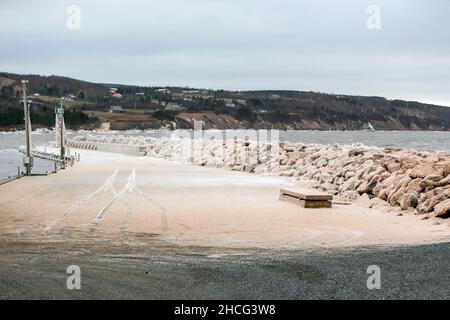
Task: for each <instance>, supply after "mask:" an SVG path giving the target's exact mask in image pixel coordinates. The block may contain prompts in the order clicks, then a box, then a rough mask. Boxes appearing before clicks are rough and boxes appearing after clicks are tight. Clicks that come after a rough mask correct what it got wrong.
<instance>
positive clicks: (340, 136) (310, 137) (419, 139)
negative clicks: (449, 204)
mask: <svg viewBox="0 0 450 320" xmlns="http://www.w3.org/2000/svg"><path fill="white" fill-rule="evenodd" d="M86 134H91V135H94V136H95V135H129V136H147V137H154V138H160V137H170V136H171V134H172V132H171V131H166V130H155V131H139V130H136V131H123V132H117V131H109V132H87V131H78V132H72V133H68V137H69V138H70V137H74V136H84V135H86ZM279 136H280V141H285V142H304V143H321V144H334V143H339V144H343V145H352V144H356V143H362V144H365V145H370V146H377V147H403V148H412V149H416V150H420V151H430V152H432V151H439V152H445V153H448V154H450V132H443V131H378V132H365V131H280V135H279ZM54 139H55V135H54V133H53V132H47V131H41V130H38V131H35V132H33V134H32V141H33V144H35V145H46V144H47V143H49V142H51V141H54ZM24 145H25V134H24V133H23V132H16V133H5V132H3V133H1V132H0V180H2V179H5V178H7V177H8V176H13V175H17V167H18V166H19V167H20V170H22V171H23V170H24V168H23V164H22V161H23V160H22V159H23V155H22V154H21V153H19V152H18V151H17V149H18V148H20V147H21V146H24ZM34 164H35V165H34V167H33V173H43V172H46V171H51V170H53V168H54V164H53V162H50V161H46V160H41V159H35V163H34Z"/></svg>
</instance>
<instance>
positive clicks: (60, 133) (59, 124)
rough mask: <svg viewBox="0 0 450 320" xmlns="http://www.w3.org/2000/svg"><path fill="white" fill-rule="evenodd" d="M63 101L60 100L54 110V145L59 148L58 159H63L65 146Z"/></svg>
mask: <svg viewBox="0 0 450 320" xmlns="http://www.w3.org/2000/svg"><path fill="white" fill-rule="evenodd" d="M63 99H64V98H61V100H60V107H59V108H58V107H56V108H55V115H56V123H55V132H56V145H57V146H59V147H60V157H61V159H64V157H65V156H66V146H65V129H66V128H65V124H64V107H63Z"/></svg>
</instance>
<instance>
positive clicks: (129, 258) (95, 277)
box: [0, 239, 450, 299]
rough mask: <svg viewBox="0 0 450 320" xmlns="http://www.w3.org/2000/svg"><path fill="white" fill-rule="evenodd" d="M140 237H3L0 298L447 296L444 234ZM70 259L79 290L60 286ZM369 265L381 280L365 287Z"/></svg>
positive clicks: (448, 249) (449, 271)
mask: <svg viewBox="0 0 450 320" xmlns="http://www.w3.org/2000/svg"><path fill="white" fill-rule="evenodd" d="M142 240H144V241H142V242H140V245H136V243H138V242H137V241H136V239H133V241H132V242H127V241H122V242H120V243H118V242H113V241H97V240H95V239H90V240H89V241H84V242H71V241H61V242H43V241H17V240H14V241H9V240H2V241H1V242H0V257H1V258H0V298H1V299H450V244H449V243H443V244H433V245H424V246H414V247H395V248H392V247H391V248H381V247H372V248H357V249H354V248H353V249H345V248H344V249H311V250H306V249H305V250H287V251H286V250H285V251H280V250H262V249H245V250H244V249H227V248H217V247H215V248H207V247H177V246H173V245H168V244H164V243H162V242H159V241H156V240H149V239H142ZM130 243H132V244H130ZM69 265H77V266H79V267H80V270H81V289H80V290H76V289H74V290H69V289H67V284H66V282H67V277H68V276H69V275H68V274H67V273H66V271H67V270H66V269H67V267H68V266H69ZM371 265H377V266H379V267H380V269H381V289H372V290H369V289H368V288H367V278H368V277H369V276H370V274H368V273H367V268H368V267H369V266H371Z"/></svg>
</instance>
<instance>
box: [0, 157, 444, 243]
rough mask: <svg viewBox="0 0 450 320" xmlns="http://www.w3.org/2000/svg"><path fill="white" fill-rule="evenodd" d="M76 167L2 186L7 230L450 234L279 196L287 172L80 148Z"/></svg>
mask: <svg viewBox="0 0 450 320" xmlns="http://www.w3.org/2000/svg"><path fill="white" fill-rule="evenodd" d="M81 152H82V154H81V159H82V161H81V162H80V163H78V164H77V165H76V166H74V167H72V168H70V169H67V170H65V171H62V172H60V173H59V174H58V175H52V176H48V177H31V178H24V179H20V180H18V181H15V182H12V183H8V184H6V185H2V186H0V194H1V197H0V233H1V235H2V236H4V237H17V238H23V239H43V238H44V239H50V240H51V239H54V240H61V239H66V240H67V239H71V238H76V239H95V238H105V239H109V238H117V239H124V240H127V239H128V240H129V241H132V239H134V238H133V237H134V236H137V237H138V238H139V239H140V241H146V239H158V240H161V241H165V242H168V243H174V244H181V245H200V246H219V247H260V248H279V247H283V248H298V247H315V246H323V247H345V246H358V245H391V244H418V243H429V242H441V241H448V240H450V228H449V227H448V226H447V225H444V224H441V225H435V224H433V222H432V221H424V220H420V219H417V217H414V216H397V215H396V214H387V213H383V212H382V211H381V209H369V208H364V207H359V206H356V205H350V206H349V205H338V204H336V205H333V207H332V208H324V209H307V208H302V207H299V206H297V205H294V204H292V203H289V202H283V201H279V199H278V197H279V191H280V188H283V187H286V188H289V187H293V184H292V182H291V180H289V178H286V177H262V176H257V175H252V174H248V173H245V172H232V171H227V170H222V169H215V168H204V167H197V166H190V165H185V164H177V163H172V162H169V161H166V160H162V159H155V158H147V157H135V156H127V155H118V154H110V153H102V152H98V151H88V150H81Z"/></svg>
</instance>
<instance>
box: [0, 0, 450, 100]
mask: <svg viewBox="0 0 450 320" xmlns="http://www.w3.org/2000/svg"><path fill="white" fill-rule="evenodd" d="M70 5H76V6H78V7H79V8H80V10H81V11H80V17H81V20H80V22H81V24H80V29H70V28H68V27H67V23H68V21H69V25H70V26H74V24H73V21H74V20H73V18H74V15H73V14H72V15H71V14H68V13H67V8H68V6H70ZM370 5H377V6H378V7H379V8H380V10H381V29H369V28H368V27H367V20H368V18H369V17H370V16H371V15H370V14H368V13H367V8H368V7H369V6H370ZM372 17H374V16H372ZM68 19H69V20H68ZM371 21H373V20H371ZM70 23H72V24H70ZM371 25H372V26H373V24H371ZM0 70H1V71H8V72H14V73H37V74H44V75H51V74H56V75H64V76H69V77H74V78H78V79H83V80H88V81H94V82H108V83H124V84H139V85H174V86H190V87H205V88H213V89H218V88H224V89H237V90H246V89H294V90H306V91H309V90H312V91H320V92H327V93H343V94H361V95H378V96H385V97H388V98H403V99H409V100H418V101H422V102H429V103H436V104H443V105H447V106H450V1H447V0H386V1H381V0H372V1H366V0H341V1H336V0H314V1H313V0H310V1H299V0H270V1H269V0H220V1H219V0H183V1H182V0H147V1H140V0H139V1H138V0H134V1H133V0H127V1H125V0H108V1H89V0H73V1H64V0H53V1H49V0H39V1H24V0H0Z"/></svg>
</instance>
